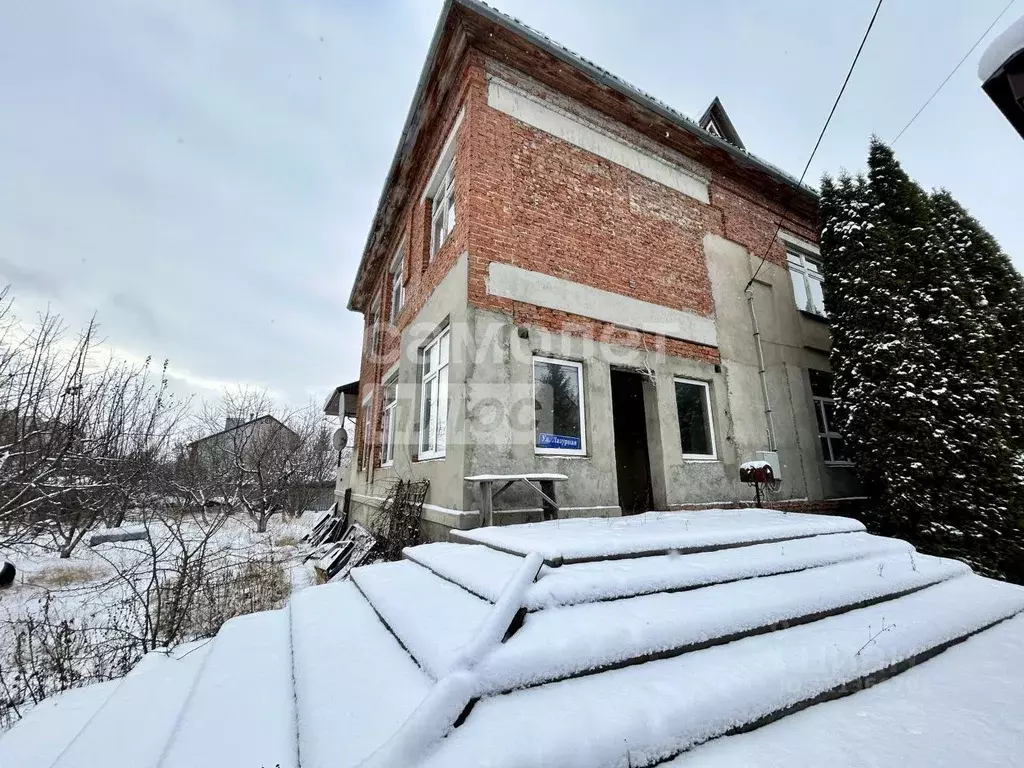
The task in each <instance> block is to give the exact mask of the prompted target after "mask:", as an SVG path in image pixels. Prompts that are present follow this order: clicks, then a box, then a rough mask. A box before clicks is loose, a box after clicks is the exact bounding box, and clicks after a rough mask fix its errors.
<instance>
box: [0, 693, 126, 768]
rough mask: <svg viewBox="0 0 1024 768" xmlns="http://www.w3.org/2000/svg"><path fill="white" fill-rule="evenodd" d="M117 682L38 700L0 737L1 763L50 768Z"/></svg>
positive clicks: (98, 708)
mask: <svg viewBox="0 0 1024 768" xmlns="http://www.w3.org/2000/svg"><path fill="white" fill-rule="evenodd" d="M120 682H121V681H120V680H111V681H109V682H106V683H96V684H95V685H89V686H86V687H84V688H75V689H72V690H70V691H65V692H64V693H61V694H58V695H57V696H52V697H50V698H49V699H46V700H45V701H43V702H42V703H40V704H37V705H36V706H35V707H33V708H32V709H30V710H29V711H28V714H26V715H25V717H24V718H23V719H22V720H20V721H19V722H18V724H17V726H16V727H15V728H13V729H12V730H10V731H8V732H7V733H5V734H3V737H2V738H0V766H4V768H7V766H17V768H50V766H52V765H53V763H54V761H55V760H56V759H57V758H58V757H60V754H61V753H62V752H63V751H64V749H65V748H66V747H67V745H68V744H70V743H71V742H72V741H73V740H74V738H75V737H76V736H77V735H78V734H79V733H80V732H81V731H82V729H83V728H84V727H85V726H86V725H87V724H88V722H89V720H90V719H91V718H92V717H93V716H94V715H95V714H96V713H97V712H98V711H99V710H100V708H101V707H102V706H103V704H104V703H105V702H106V701H107V699H108V698H110V696H111V694H112V693H113V692H114V691H115V690H116V689H117V686H118V685H119V684H120Z"/></svg>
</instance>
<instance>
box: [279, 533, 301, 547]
mask: <svg viewBox="0 0 1024 768" xmlns="http://www.w3.org/2000/svg"><path fill="white" fill-rule="evenodd" d="M298 543H299V540H298V539H297V538H295V537H294V536H292V535H290V534H287V533H286V534H284V535H283V536H278V537H277V538H276V539H274V546H275V547H294V546H296V545H297V544H298Z"/></svg>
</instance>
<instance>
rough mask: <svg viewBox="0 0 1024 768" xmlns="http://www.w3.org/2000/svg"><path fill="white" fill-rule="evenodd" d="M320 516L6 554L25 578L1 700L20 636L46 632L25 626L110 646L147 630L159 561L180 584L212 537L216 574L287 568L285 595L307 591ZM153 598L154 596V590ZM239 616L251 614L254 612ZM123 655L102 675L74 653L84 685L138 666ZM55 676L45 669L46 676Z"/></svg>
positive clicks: (158, 530) (157, 526)
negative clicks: (307, 541) (311, 536)
mask: <svg viewBox="0 0 1024 768" xmlns="http://www.w3.org/2000/svg"><path fill="white" fill-rule="evenodd" d="M315 518H316V515H315V514H313V513H306V514H305V515H303V516H302V517H301V518H299V519H289V520H284V519H282V518H280V517H275V518H273V519H272V520H271V522H270V524H269V526H268V530H267V531H266V532H265V533H259V532H257V531H256V526H255V523H254V522H253V521H252V520H251V519H249V518H248V517H246V516H243V515H233V516H230V517H227V518H226V519H225V518H222V519H221V521H220V523H218V524H217V525H214V526H212V528H211V525H210V523H209V522H207V523H205V524H204V523H203V522H201V521H198V520H196V521H191V520H189V521H184V522H182V523H181V524H180V529H179V528H178V527H177V526H172V527H168V526H167V525H165V524H164V523H160V522H155V523H152V524H151V525H150V526H149V531H150V537H151V539H152V542H153V544H152V545H151V543H150V541H131V542H111V543H105V544H100V545H97V546H96V547H89V546H87V545H86V544H85V543H84V542H83V543H82V544H81V545H80V546H79V547H78V548H77V549H76V550H75V552H74V554H73V555H72V557H70V558H68V559H61V558H60V557H58V555H57V553H56V552H55V551H54V550H53V548H52V547H48V546H47V542H46V541H45V540H43V539H40V540H38V541H36V542H33V543H30V544H27V545H24V546H22V547H20V548H18V549H16V550H12V551H6V552H4V553H2V554H3V556H4V558H6V559H8V560H10V561H11V562H12V563H13V564H14V565H15V567H16V568H17V569H18V573H17V577H16V580H15V583H14V584H13V585H12V586H11V587H9V588H7V589H5V590H3V591H0V698H5V697H6V696H10V697H12V698H13V694H12V693H10V692H8V693H7V694H6V695H5V694H4V690H5V684H6V685H10V681H11V679H12V676H13V675H16V674H17V670H16V669H14V667H15V658H14V653H15V650H14V649H15V647H16V642H17V635H18V634H19V633H20V634H23V635H24V634H25V633H26V632H27V631H28V632H33V634H35V635H37V637H36V638H35V639H36V640H39V639H40V638H39V637H38V636H39V635H41V634H43V633H40V632H37V631H36V630H35V629H33V627H32V625H29V624H27V623H26V622H27V621H28V620H29V619H35V620H37V621H45V622H47V623H48V624H49V626H51V627H52V626H55V625H61V624H63V623H64V622H68V624H69V626H71V627H73V628H74V630H75V633H76V634H75V637H76V638H79V637H85V636H86V635H88V636H89V637H90V638H103V639H102V640H100V641H99V642H100V644H103V643H106V641H107V639H109V638H111V637H112V636H113V633H116V632H119V631H124V632H128V633H130V632H135V633H138V632H139V631H140V630H144V626H142V625H140V624H133V622H134V621H136V620H137V617H138V615H139V613H140V612H141V610H142V603H143V602H144V601H145V595H144V594H143V596H142V597H140V595H139V594H138V592H142V593H145V590H146V588H147V587H148V586H149V585H150V583H151V579H152V578H153V567H152V566H153V565H154V562H155V564H156V567H157V568H158V569H160V570H161V574H160V578H161V580H166V579H172V580H173V579H174V578H175V577H176V576H177V574H178V573H180V572H181V571H182V563H181V561H180V559H179V555H180V553H181V552H182V551H183V550H189V551H191V550H193V549H194V548H198V546H199V543H200V542H201V541H202V540H203V539H204V538H206V537H207V534H208V538H209V541H208V544H207V549H208V554H207V555H206V564H207V565H206V567H207V569H208V572H209V573H212V574H218V573H228V572H230V571H234V572H237V571H238V569H240V568H245V567H246V566H247V565H249V566H252V565H255V567H257V568H259V569H263V570H264V571H265V570H267V569H269V568H271V567H273V568H274V569H275V574H276V573H279V572H277V571H276V568H277V567H280V568H281V569H282V571H283V574H284V579H283V580H282V579H281V578H280V576H277V577H276V578H277V582H276V583H277V584H278V585H279V586H280V587H281V590H280V591H282V592H287V593H290V594H294V593H295V592H297V591H299V590H301V589H304V588H305V587H307V586H309V585H310V584H312V583H313V578H314V577H313V569H312V564H307V563H303V562H302V560H303V558H304V556H305V551H304V550H301V549H300V546H299V541H300V539H301V538H302V537H303V535H304V534H305V533H306V532H307V531H308V529H309V527H310V526H311V525H312V523H313V521H314V520H315ZM211 530H212V532H211ZM179 539H180V540H181V541H183V542H184V543H180V541H179ZM192 568H193V566H192V565H189V566H186V570H187V569H192ZM282 581H283V582H284V583H283V584H282V583H281V582H282ZM150 592H151V594H152V593H154V591H153V590H150ZM242 602H243V604H246V603H248V602H251V603H253V605H254V606H255V609H259V608H260V607H263V606H259V605H258V599H255V598H250V596H248V595H246V596H245V600H243V601H242ZM269 607H274V606H269ZM239 610H240V612H245V611H246V610H247V609H246V608H240V609H239ZM129 625H131V627H130V628H129ZM184 634H185V637H183V638H182V639H183V640H189V639H191V637H190V636H189V630H185V633H184ZM58 635H59V633H57V634H55V635H54V636H53V637H57V636H58ZM136 650H137V649H133V651H132V653H131V654H130V655H136V654H135V651H136ZM146 650H148V648H147V649H146ZM121 653H122V656H121V657H118V661H117V662H111V661H110V660H109V659H108V660H107V661H105V662H103V667H102V669H97V667H96V662H95V660H92V659H87V658H86V657H85V655H84V654H83V653H80V652H79V651H75V652H73V653H70V654H69V655H72V656H74V657H75V658H76V659H78V660H79V661H77V662H76V666H82V667H83V668H82V669H81V670H80V671H81V673H82V674H83V675H84V676H85V679H83V680H82V682H92V681H94V680H95V679H97V677H99V678H103V677H106V676H108V675H109V674H110V673H111V671H112V669H111V665H112V664H113V665H114V667H116V665H117V664H118V663H122V661H121V660H122V658H123V663H124V664H125V665H126V666H130V665H131V663H134V661H135V660H137V659H136V658H127V657H124V654H125V653H126V652H124V651H121ZM51 672H52V670H50V668H49V667H48V666H45V665H44V667H43V672H42V674H44V675H45V674H49V673H51ZM31 705H32V702H31V701H27V702H26V703H25V705H24V706H19V707H18V712H17V713H16V714H14V716H13V718H12V717H11V714H10V713H7V717H6V718H5V717H4V713H3V712H0V731H2V730H3V729H4V727H5V726H6V725H8V724H9V723H8V722H5V720H9V719H16V718H17V716H18V715H24V713H25V712H26V711H28V709H30V708H31ZM5 709H6V707H5Z"/></svg>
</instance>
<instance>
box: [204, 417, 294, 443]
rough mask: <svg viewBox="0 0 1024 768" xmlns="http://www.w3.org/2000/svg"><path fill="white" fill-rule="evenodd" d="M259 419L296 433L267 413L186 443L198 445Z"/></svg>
mask: <svg viewBox="0 0 1024 768" xmlns="http://www.w3.org/2000/svg"><path fill="white" fill-rule="evenodd" d="M261 421H273V422H275V423H277V425H278V426H279V427H280V428H282V429H286V430H288V431H289V432H291V433H292V434H293V435H296V432H295V430H294V429H292V428H291V427H289V426H288V425H287V424H285V423H284V422H283V421H281V420H280V419H277V418H275V417H273V416H271V415H270V414H269V413H268V414H266V415H265V416H259V417H257V418H255V419H249V420H248V421H243V422H242V423H241V424H235V425H234V426H231V427H227V428H226V429H222V430H221V431H220V432H214V433H213V434H212V435H207V436H206V437H201V438H199V439H198V440H193V441H192V442H191V443H188V444H187V447H191V446H193V445H199V444H200V443H205V442H206V441H207V440H213V439H214V438H215V437H220V436H221V435H226V434H228V433H229V432H234V431H236V430H239V429H242V428H243V427H248V426H249V425H251V424H256V423H258V422H261ZM296 436H297V435H296Z"/></svg>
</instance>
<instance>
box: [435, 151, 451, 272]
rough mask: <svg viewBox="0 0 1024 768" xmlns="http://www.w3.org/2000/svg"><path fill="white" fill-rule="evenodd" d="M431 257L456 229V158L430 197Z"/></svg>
mask: <svg viewBox="0 0 1024 768" xmlns="http://www.w3.org/2000/svg"><path fill="white" fill-rule="evenodd" d="M430 201H431V202H430V258H431V259H433V258H434V254H435V253H437V252H438V251H439V250H440V249H441V246H442V245H444V241H445V240H446V239H448V235H450V234H451V233H452V230H453V229H455V158H454V157H453V158H452V159H451V161H450V162H449V163H448V167H447V168H446V169H445V171H444V173H443V174H442V175H441V177H440V183H439V184H438V186H437V191H436V192H434V194H433V195H431V198H430Z"/></svg>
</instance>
